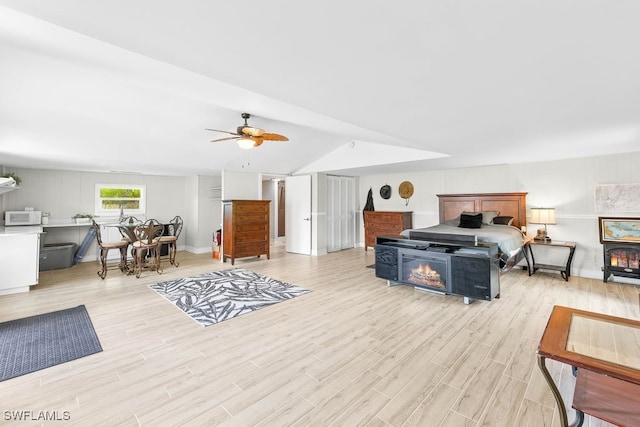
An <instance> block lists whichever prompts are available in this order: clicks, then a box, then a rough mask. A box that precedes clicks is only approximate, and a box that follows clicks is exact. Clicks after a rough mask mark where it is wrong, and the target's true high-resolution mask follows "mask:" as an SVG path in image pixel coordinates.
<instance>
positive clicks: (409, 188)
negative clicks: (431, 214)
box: [398, 181, 413, 199]
mask: <svg viewBox="0 0 640 427" xmlns="http://www.w3.org/2000/svg"><path fill="white" fill-rule="evenodd" d="M398 194H400V197H402V198H403V199H408V198H409V197H411V196H413V184H412V183H410V182H409V181H402V182H401V183H400V187H398Z"/></svg>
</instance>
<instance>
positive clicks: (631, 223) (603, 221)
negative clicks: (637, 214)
mask: <svg viewBox="0 0 640 427" xmlns="http://www.w3.org/2000/svg"><path fill="white" fill-rule="evenodd" d="M598 230H599V233H598V234H599V236H600V243H609V242H613V243H640V218H631V217H602V216H601V217H598Z"/></svg>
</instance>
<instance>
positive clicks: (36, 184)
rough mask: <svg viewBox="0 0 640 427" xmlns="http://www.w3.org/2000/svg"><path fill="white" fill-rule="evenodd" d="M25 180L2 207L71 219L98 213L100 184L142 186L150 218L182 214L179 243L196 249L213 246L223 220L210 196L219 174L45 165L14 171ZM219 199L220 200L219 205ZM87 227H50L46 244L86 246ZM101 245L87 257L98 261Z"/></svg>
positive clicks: (203, 249) (6, 196)
mask: <svg viewBox="0 0 640 427" xmlns="http://www.w3.org/2000/svg"><path fill="white" fill-rule="evenodd" d="M11 172H15V173H16V174H17V175H18V176H19V177H20V178H21V179H22V183H21V185H20V189H18V190H15V191H12V192H9V193H6V194H4V195H2V196H0V198H1V199H2V205H1V207H2V210H3V212H4V211H5V210H22V209H24V207H25V206H33V207H34V208H35V209H36V210H42V211H46V212H50V213H51V221H52V222H54V221H56V220H68V221H70V220H71V217H72V216H73V215H74V214H76V213H79V212H87V213H93V212H94V205H95V202H94V199H95V185H96V184H137V185H145V186H146V189H147V214H146V218H156V219H158V220H159V221H161V222H168V221H169V220H171V219H172V218H173V217H174V216H176V215H180V216H181V217H182V218H183V220H184V224H185V225H184V229H183V232H182V234H181V236H180V238H179V239H178V247H179V248H181V249H185V248H186V249H188V250H191V251H193V252H203V251H210V250H211V238H212V233H213V232H214V231H215V230H216V229H217V228H218V225H217V224H219V223H220V214H219V212H220V208H219V205H220V202H219V201H217V202H216V201H213V200H211V199H210V197H208V196H209V194H210V187H211V186H215V185H217V186H219V185H220V178H219V177H195V176H194V177H182V176H156V175H134V174H118V173H93V172H76V171H59V170H39V169H11ZM216 203H217V204H216ZM86 232H87V228H86V227H83V228H76V227H73V228H64V229H54V228H49V229H48V232H47V234H46V237H45V242H46V243H63V242H73V243H77V244H80V243H81V242H82V239H83V238H84V236H85V235H86ZM93 253H95V243H94V245H92V247H90V248H89V250H88V252H87V255H86V256H85V260H92V259H93V257H92V256H91V254H93Z"/></svg>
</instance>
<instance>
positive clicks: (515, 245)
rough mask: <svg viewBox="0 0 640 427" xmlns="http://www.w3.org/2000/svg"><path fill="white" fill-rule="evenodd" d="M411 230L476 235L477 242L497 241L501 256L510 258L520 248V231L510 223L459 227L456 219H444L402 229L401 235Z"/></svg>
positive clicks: (406, 235) (521, 243) (407, 234)
mask: <svg viewBox="0 0 640 427" xmlns="http://www.w3.org/2000/svg"><path fill="white" fill-rule="evenodd" d="M411 231H425V232H429V233H443V234H464V235H466V236H477V237H478V241H479V242H491V243H497V244H498V247H499V248H500V252H502V254H503V258H511V257H513V256H514V255H516V254H517V253H518V252H520V251H521V250H522V245H523V240H522V233H520V230H518V229H517V228H516V227H512V226H510V225H494V224H482V227H481V228H460V227H458V221H457V220H454V221H446V222H444V223H442V224H438V225H434V226H432V227H425V228H415V229H408V230H404V231H402V233H400V234H401V235H403V236H405V237H409V233H410V232H411Z"/></svg>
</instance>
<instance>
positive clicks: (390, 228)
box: [364, 211, 413, 251]
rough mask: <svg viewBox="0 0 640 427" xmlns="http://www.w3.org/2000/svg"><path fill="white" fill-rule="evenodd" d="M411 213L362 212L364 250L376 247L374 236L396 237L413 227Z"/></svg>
mask: <svg viewBox="0 0 640 427" xmlns="http://www.w3.org/2000/svg"><path fill="white" fill-rule="evenodd" d="M412 218H413V212H411V211H409V212H396V211H364V250H365V251H366V250H367V248H368V247H372V248H373V247H375V246H376V236H379V235H385V234H388V235H396V234H399V233H400V232H401V231H402V230H406V229H407V228H411V227H413V220H412Z"/></svg>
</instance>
